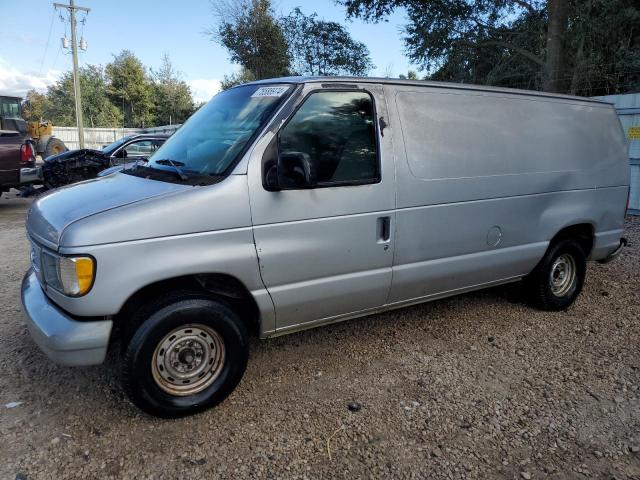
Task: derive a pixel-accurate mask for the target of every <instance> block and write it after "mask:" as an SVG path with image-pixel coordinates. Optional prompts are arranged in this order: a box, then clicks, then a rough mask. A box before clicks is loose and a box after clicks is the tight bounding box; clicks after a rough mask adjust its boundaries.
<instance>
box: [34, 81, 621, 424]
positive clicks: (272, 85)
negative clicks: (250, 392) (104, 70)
mask: <svg viewBox="0 0 640 480" xmlns="http://www.w3.org/2000/svg"><path fill="white" fill-rule="evenodd" d="M626 148H627V147H626V143H625V137H624V134H623V131H622V129H621V126H620V123H619V121H618V119H617V116H616V114H615V111H614V109H613V107H612V106H611V105H609V104H606V103H602V102H599V101H594V100H589V99H585V98H577V97H570V96H563V95H555V94H545V93H540V92H528V91H519V90H507V89H500V88H486V87H476V86H471V85H457V84H456V85H454V84H444V83H435V82H415V81H400V80H388V79H386V80H378V79H365V78H327V77H320V78H303V77H295V78H282V79H274V80H267V81H260V82H254V83H250V84H246V85H242V86H238V87H235V88H232V89H229V90H226V91H224V92H222V93H219V94H218V95H216V96H215V97H214V98H213V99H212V100H211V101H210V102H209V103H208V104H207V105H206V106H204V107H202V108H201V109H200V110H199V111H198V112H197V113H196V114H195V115H193V116H192V117H191V118H190V119H189V120H188V121H187V122H186V123H185V124H184V125H183V126H182V127H181V128H180V129H179V130H178V131H177V132H176V133H175V134H174V135H173V136H172V137H171V138H169V140H168V141H167V142H166V143H165V144H164V145H163V146H162V147H160V148H159V149H158V150H157V151H156V152H155V154H153V156H152V157H151V158H150V159H149V162H148V163H147V164H146V165H144V166H142V165H138V166H134V167H131V168H128V169H125V170H123V171H120V172H116V173H113V174H111V175H108V176H105V177H102V178H98V179H94V180H89V181H85V182H82V183H79V184H76V185H74V186H70V187H64V188H61V189H59V190H56V191H53V192H52V193H50V194H48V195H46V196H44V197H42V198H40V199H38V200H37V201H36V202H35V203H34V204H33V206H32V207H31V209H30V210H29V213H28V218H27V233H28V237H29V241H30V242H31V269H30V270H29V272H28V273H27V275H26V276H25V278H24V280H23V284H22V303H23V306H24V310H25V312H26V317H27V322H28V325H29V329H30V331H31V334H32V336H33V338H34V339H35V341H36V342H37V343H38V344H39V346H40V348H41V349H42V350H44V351H45V352H46V353H47V355H48V356H49V357H50V358H51V359H52V360H54V361H56V362H58V363H61V364H64V365H94V364H99V363H101V362H103V360H104V358H105V354H106V352H107V349H108V348H109V346H110V345H112V344H113V343H114V342H113V341H114V340H115V339H118V340H119V342H118V344H119V345H121V349H122V361H121V363H122V379H123V386H124V389H125V391H126V392H127V394H128V395H129V397H130V398H131V400H132V401H133V403H134V404H136V405H137V406H139V407H140V408H142V409H143V410H145V411H147V412H149V413H151V414H154V415H159V416H165V417H174V416H180V415H186V414H190V413H193V412H197V411H200V410H203V409H205V408H208V407H211V406H212V405H214V404H216V403H218V402H220V401H222V400H223V399H224V398H225V397H226V396H228V395H229V393H230V392H231V391H232V390H233V389H234V387H235V386H236V385H237V384H238V382H239V381H240V379H241V377H242V375H243V372H244V370H245V367H246V364H247V359H248V356H249V347H248V345H249V344H248V338H249V337H250V336H251V335H255V336H258V337H260V338H266V337H270V336H274V335H282V334H285V333H290V332H294V331H298V330H301V329H306V328H310V327H315V326H318V325H322V324H327V323H331V322H337V321H341V320H346V319H350V318H354V317H360V316H363V315H368V314H371V313H375V312H380V311H385V310H390V309H394V308H398V307H403V306H406V305H411V304H416V303H419V302H426V301H430V300H434V299H438V298H443V297H446V296H450V295H455V294H458V293H462V292H468V291H470V290H476V289H480V288H484V287H489V286H493V285H498V284H504V283H508V282H516V281H521V280H522V281H523V282H524V285H525V291H526V292H528V295H529V297H530V299H531V301H532V303H534V304H535V305H537V306H538V307H540V308H542V309H545V310H563V309H566V308H567V307H569V305H571V303H572V302H573V301H574V300H575V298H576V297H577V295H578V294H579V293H580V290H581V288H582V284H583V282H584V278H585V268H586V261H587V260H599V261H608V260H610V259H611V258H613V257H614V256H615V255H616V254H617V253H618V252H619V251H620V249H621V247H622V245H623V243H624V239H623V238H622V237H621V235H622V233H623V221H624V214H625V208H626V203H625V202H626V200H627V196H628V191H629V167H628V164H627V155H626V152H627V150H626Z"/></svg>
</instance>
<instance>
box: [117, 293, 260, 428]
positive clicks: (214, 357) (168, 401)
mask: <svg viewBox="0 0 640 480" xmlns="http://www.w3.org/2000/svg"><path fill="white" fill-rule="evenodd" d="M131 320H132V321H134V322H136V321H138V322H140V326H139V327H138V329H137V330H136V331H135V333H133V336H132V337H131V340H130V341H129V342H128V344H127V346H126V348H125V351H124V355H123V359H122V382H123V388H124V390H125V392H126V393H127V395H128V396H129V398H130V399H131V401H132V402H133V403H134V404H135V405H136V406H138V407H139V408H141V409H142V410H144V411H145V412H147V413H149V414H151V415H155V416H159V417H165V418H174V417H181V416H185V415H190V414H193V413H197V412H200V411H202V410H205V409H207V408H210V407H212V406H214V405H216V404H218V403H220V402H221V401H222V400H224V399H225V398H226V397H227V396H228V395H229V394H230V393H231V392H232V391H233V390H234V388H235V387H236V386H237V385H238V383H239V382H240V379H241V378H242V376H243V374H244V371H245V369H246V366H247V360H248V357H249V343H248V335H247V331H246V328H245V326H244V324H243V322H242V320H241V319H240V317H239V316H238V315H237V314H236V313H235V312H234V311H233V310H232V309H231V308H230V307H229V306H228V305H227V304H226V303H224V302H223V301H221V300H218V299H214V298H209V297H206V296H202V295H201V294H196V293H185V292H183V293H181V294H177V295H176V294H174V295H171V296H170V297H169V298H167V297H165V298H164V299H162V300H159V301H157V302H155V303H153V304H152V305H149V306H146V307H143V308H142V309H141V310H140V311H139V312H138V314H135V315H134V316H133V318H132V319H131Z"/></svg>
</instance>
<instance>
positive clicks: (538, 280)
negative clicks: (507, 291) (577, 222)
mask: <svg viewBox="0 0 640 480" xmlns="http://www.w3.org/2000/svg"><path fill="white" fill-rule="evenodd" d="M586 270H587V262H586V256H585V253H584V250H583V249H582V247H581V246H580V244H579V243H578V242H576V241H575V240H572V239H565V240H560V241H558V242H556V243H554V244H552V245H551V246H550V247H549V249H548V250H547V253H546V254H545V256H544V257H543V258H542V260H540V263H538V265H537V266H536V268H535V269H534V270H533V271H532V272H531V273H530V274H529V275H528V276H527V277H526V278H525V280H524V284H525V288H526V291H527V293H528V296H529V298H530V300H531V303H533V305H534V306H536V307H538V308H540V309H542V310H550V311H557V310H566V309H567V308H569V306H570V305H571V304H572V303H573V302H574V301H575V299H576V298H577V297H578V295H579V294H580V292H581V291H582V286H583V284H584V279H585V276H586Z"/></svg>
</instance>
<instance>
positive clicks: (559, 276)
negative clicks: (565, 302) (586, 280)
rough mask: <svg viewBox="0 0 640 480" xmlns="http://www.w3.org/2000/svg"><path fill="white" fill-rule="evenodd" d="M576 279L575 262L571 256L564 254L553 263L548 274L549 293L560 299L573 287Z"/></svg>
mask: <svg viewBox="0 0 640 480" xmlns="http://www.w3.org/2000/svg"><path fill="white" fill-rule="evenodd" d="M575 279H576V262H575V260H574V259H573V257H572V256H571V255H569V254H568V253H564V254H562V255H560V256H559V257H558V258H556V260H555V261H554V262H553V265H552V266H551V273H550V274H549V284H550V286H551V292H553V294H554V295H555V296H556V297H562V296H564V295H566V294H567V292H568V291H569V290H570V289H571V287H573V284H574V283H575Z"/></svg>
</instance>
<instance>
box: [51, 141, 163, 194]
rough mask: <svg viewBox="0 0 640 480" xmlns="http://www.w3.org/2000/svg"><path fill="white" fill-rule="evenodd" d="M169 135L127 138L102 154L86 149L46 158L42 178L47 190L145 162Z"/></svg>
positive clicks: (111, 145) (112, 145) (105, 148)
mask: <svg viewBox="0 0 640 480" xmlns="http://www.w3.org/2000/svg"><path fill="white" fill-rule="evenodd" d="M168 137H169V135H162V134H148V133H145V134H138V135H130V136H127V137H123V138H121V139H120V140H117V141H115V142H113V143H112V144H110V145H107V146H106V147H104V148H103V149H102V150H93V149H90V148H82V149H80V150H70V151H67V152H63V153H60V154H58V155H52V156H50V157H47V158H45V160H44V164H43V165H42V178H43V182H44V185H45V187H46V188H47V189H51V188H58V187H62V186H64V185H69V184H72V183H76V182H80V181H82V180H89V179H91V178H96V177H97V176H98V174H99V173H100V172H102V171H103V170H105V169H109V168H113V167H122V166H124V165H126V164H129V163H131V164H133V163H138V162H145V161H146V160H147V158H149V157H150V156H151V154H153V153H154V152H155V151H156V150H157V149H158V148H160V146H161V145H162V144H163V143H164V142H165V141H166V140H167V138H168Z"/></svg>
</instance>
